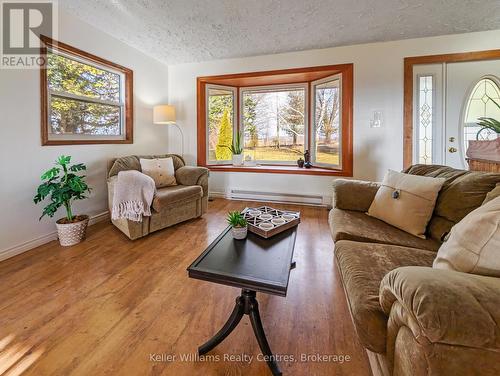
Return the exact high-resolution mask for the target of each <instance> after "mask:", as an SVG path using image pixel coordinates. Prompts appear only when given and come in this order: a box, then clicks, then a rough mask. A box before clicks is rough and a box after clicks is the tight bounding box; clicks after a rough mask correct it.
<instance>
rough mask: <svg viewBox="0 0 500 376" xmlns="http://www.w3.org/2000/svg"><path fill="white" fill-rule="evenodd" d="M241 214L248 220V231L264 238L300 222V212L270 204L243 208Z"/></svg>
mask: <svg viewBox="0 0 500 376" xmlns="http://www.w3.org/2000/svg"><path fill="white" fill-rule="evenodd" d="M242 214H243V216H244V217H245V219H246V220H247V222H248V231H250V232H253V233H254V234H257V235H259V236H262V237H263V238H266V239H267V238H270V237H271V236H273V235H276V234H279V233H280V232H283V231H285V230H288V229H289V228H292V227H294V226H297V225H298V224H299V223H300V212H297V211H291V210H281V209H275V208H272V207H270V206H260V207H258V208H245V210H243V212H242Z"/></svg>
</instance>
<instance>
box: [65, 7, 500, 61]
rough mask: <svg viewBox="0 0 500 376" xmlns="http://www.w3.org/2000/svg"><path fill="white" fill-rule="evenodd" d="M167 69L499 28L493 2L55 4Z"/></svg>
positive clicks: (498, 11) (499, 16) (499, 12)
mask: <svg viewBox="0 0 500 376" xmlns="http://www.w3.org/2000/svg"><path fill="white" fill-rule="evenodd" d="M59 5H60V6H61V7H62V8H63V9H65V10H66V11H68V12H70V13H71V14H73V15H75V16H77V17H79V18H81V19H83V20H85V21H87V22H88V23H90V24H91V25H94V26H95V27H97V28H99V29H101V30H104V31H106V32H107V33H109V34H111V35H113V36H115V37H116V38H118V39H120V40H122V41H123V42H125V43H127V44H129V45H131V46H133V47H135V48H137V49H138V50H140V51H142V52H144V53H146V54H148V55H151V56H153V57H155V58H157V59H158V60H160V61H163V62H165V63H168V64H176V63H185V62H196V61H205V60H213V59H222V58H232V57H243V56H254V55H263V54H273V53H279V52H287V51H297V50H306V49H314V48H325V47H333V46H342V45H350V44H357V43H366V42H375V41H389V40H398V39H406V38H416V37H425V36H433V35H444V34H455V33H466V32H471V31H480V30H491V29H500V1H499V0H198V1H197V0H60V1H59Z"/></svg>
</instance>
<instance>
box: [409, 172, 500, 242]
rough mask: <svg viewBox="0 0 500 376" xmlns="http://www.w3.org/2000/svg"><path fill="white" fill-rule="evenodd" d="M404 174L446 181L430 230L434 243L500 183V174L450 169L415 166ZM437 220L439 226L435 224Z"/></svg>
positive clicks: (428, 229)
mask: <svg viewBox="0 0 500 376" xmlns="http://www.w3.org/2000/svg"><path fill="white" fill-rule="evenodd" d="M404 172H407V173H409V174H413V175H423V176H430V177H436V178H445V179H446V181H445V182H444V184H443V187H442V188H441V191H440V192H439V196H438V199H437V201H436V206H435V208H434V214H433V217H432V218H431V220H430V222H429V226H428V228H427V232H428V234H429V235H430V236H431V237H432V238H433V239H435V240H439V239H441V238H442V237H443V235H444V234H445V233H447V232H449V231H450V230H451V227H452V226H453V225H455V224H456V223H458V222H459V221H461V220H462V218H464V217H465V216H466V215H467V214H469V213H470V212H471V211H472V210H474V209H476V208H477V207H479V206H480V205H481V204H482V203H483V201H484V200H485V198H486V195H487V194H488V192H490V191H492V190H493V189H494V188H495V187H496V185H497V184H499V183H500V174H498V173H487V172H479V171H465V170H457V169H455V168H452V167H447V166H438V165H413V166H411V167H409V168H407V169H406V170H405V171H404ZM442 219H444V220H445V221H443V220H442ZM436 221H439V222H440V223H439V224H436V223H435V222H436Z"/></svg>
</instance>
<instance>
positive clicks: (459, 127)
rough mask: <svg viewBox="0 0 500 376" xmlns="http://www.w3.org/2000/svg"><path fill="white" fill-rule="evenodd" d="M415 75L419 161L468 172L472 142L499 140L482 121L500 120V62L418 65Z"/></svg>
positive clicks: (416, 146) (417, 157) (415, 160)
mask: <svg viewBox="0 0 500 376" xmlns="http://www.w3.org/2000/svg"><path fill="white" fill-rule="evenodd" d="M413 76H414V85H413V87H414V104H413V105H414V112H413V113H414V114H415V118H414V125H415V126H414V135H413V136H414V137H413V140H414V148H413V149H414V156H413V162H414V163H425V164H443V165H447V166H451V167H455V168H462V169H466V168H467V163H466V159H465V158H466V151H467V146H468V142H469V141H470V140H475V139H492V138H494V137H496V134H495V133H494V132H491V131H489V130H481V127H479V126H478V125H477V120H478V118H479V117H493V118H496V119H497V120H500V109H499V108H498V107H497V106H496V105H495V103H494V102H493V101H496V102H497V103H500V60H485V61H472V62H457V63H443V64H428V65H416V66H414V71H413Z"/></svg>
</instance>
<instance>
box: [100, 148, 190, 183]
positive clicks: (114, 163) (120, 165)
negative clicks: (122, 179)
mask: <svg viewBox="0 0 500 376" xmlns="http://www.w3.org/2000/svg"><path fill="white" fill-rule="evenodd" d="M169 157H171V158H172V159H173V162H174V169H175V170H177V169H178V168H180V167H182V166H184V165H185V163H184V159H182V157H180V156H178V155H176V154H162V155H128V156H126V157H120V158H116V159H114V160H111V161H109V165H108V168H109V171H108V178H110V177H112V176H114V175H118V173H119V172H120V171H126V170H137V171H142V170H141V163H140V162H139V160H140V159H141V158H142V159H153V158H169Z"/></svg>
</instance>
